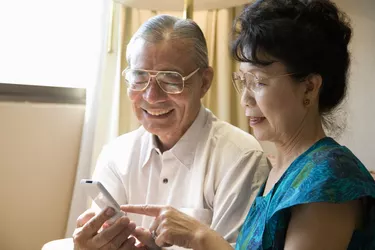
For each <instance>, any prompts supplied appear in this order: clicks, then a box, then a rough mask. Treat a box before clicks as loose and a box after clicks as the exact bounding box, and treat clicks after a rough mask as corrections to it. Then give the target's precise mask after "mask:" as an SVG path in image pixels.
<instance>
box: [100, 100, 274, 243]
mask: <svg viewBox="0 0 375 250" xmlns="http://www.w3.org/2000/svg"><path fill="white" fill-rule="evenodd" d="M269 169H270V167H269V165H268V163H267V160H266V157H265V156H264V154H263V150H262V148H261V146H260V144H259V143H258V142H257V141H256V140H255V139H254V137H253V136H251V135H250V134H248V133H246V132H244V131H242V130H240V129H239V128H237V127H234V126H232V125H230V124H229V123H227V122H224V121H220V120H218V119H217V118H216V117H215V116H214V115H213V114H212V113H211V112H210V111H209V110H208V109H205V108H204V107H202V108H201V110H200V112H199V114H198V116H197V118H196V120H195V121H194V123H193V124H192V125H191V126H190V128H189V129H188V130H187V131H186V133H185V134H184V135H183V137H182V138H181V139H180V140H179V141H178V142H177V143H176V145H174V147H173V148H171V149H170V150H168V151H165V152H164V153H161V152H160V150H159V149H158V147H157V144H156V141H155V136H154V135H152V134H150V133H149V132H147V131H146V130H145V129H144V128H143V127H140V128H139V129H137V130H135V131H133V132H130V133H127V134H124V135H122V136H120V137H118V138H117V139H115V140H114V141H113V142H111V143H110V144H108V145H107V146H105V147H104V148H103V151H102V153H101V154H100V157H99V159H98V162H97V166H96V169H95V173H94V176H93V179H96V180H99V181H101V182H102V184H103V185H104V186H105V187H106V188H107V189H108V191H109V192H110V193H111V194H112V196H113V197H114V198H115V199H116V200H117V202H118V203H119V204H159V205H171V206H173V207H175V208H177V209H179V210H180V211H182V212H185V213H186V214H188V215H190V216H193V217H194V218H196V219H198V220H199V221H201V222H203V223H206V224H207V225H210V227H211V228H212V229H214V230H215V231H217V232H218V233H220V234H221V235H222V236H223V237H224V238H225V239H226V240H227V241H228V242H230V243H232V245H233V243H235V241H236V239H237V235H238V232H239V230H240V228H241V225H242V223H243V221H244V219H245V217H246V215H247V213H248V211H249V209H250V205H251V203H252V202H253V200H254V198H255V196H256V194H257V191H258V189H259V188H260V186H261V185H262V184H263V182H264V181H265V179H266V176H267V175H268V172H269ZM129 217H130V219H131V220H133V221H134V222H135V223H136V224H137V225H138V226H142V227H144V228H149V226H150V225H151V223H152V221H153V219H154V218H152V217H148V216H141V215H134V214H129ZM172 249H177V248H176V247H172Z"/></svg>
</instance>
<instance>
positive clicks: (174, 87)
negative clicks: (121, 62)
mask: <svg viewBox="0 0 375 250" xmlns="http://www.w3.org/2000/svg"><path fill="white" fill-rule="evenodd" d="M199 69H200V68H197V69H196V70H194V71H193V72H191V73H190V74H189V75H187V76H182V75H181V74H180V73H178V72H175V71H156V70H144V69H125V70H124V71H123V72H122V76H124V77H125V83H126V85H127V87H128V88H129V89H131V90H133V91H143V90H145V89H146V88H147V87H148V85H149V84H150V80H151V77H155V79H156V82H157V83H158V85H159V87H160V88H161V89H162V90H163V91H164V92H165V93H168V94H180V93H181V92H182V91H183V90H184V86H185V81H187V80H189V78H190V77H192V76H193V75H194V74H195V73H197V72H198V70H199Z"/></svg>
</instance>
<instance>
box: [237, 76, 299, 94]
mask: <svg viewBox="0 0 375 250" xmlns="http://www.w3.org/2000/svg"><path fill="white" fill-rule="evenodd" d="M295 74H296V73H288V74H283V75H277V76H271V77H266V78H258V77H257V76H256V75H254V74H253V73H251V72H245V73H239V72H233V74H232V82H233V85H234V88H235V89H236V90H237V92H238V93H239V94H240V95H242V94H243V91H244V90H251V91H252V92H254V93H255V94H259V93H261V92H262V89H263V87H264V81H266V80H269V79H272V78H279V77H284V76H291V75H295ZM262 82H263V83H262Z"/></svg>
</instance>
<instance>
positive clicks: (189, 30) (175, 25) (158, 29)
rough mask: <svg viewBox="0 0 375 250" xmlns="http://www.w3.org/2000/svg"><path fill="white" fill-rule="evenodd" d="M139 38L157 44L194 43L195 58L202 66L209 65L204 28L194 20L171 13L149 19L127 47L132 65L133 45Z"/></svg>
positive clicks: (127, 58) (127, 56)
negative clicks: (181, 41)
mask: <svg viewBox="0 0 375 250" xmlns="http://www.w3.org/2000/svg"><path fill="white" fill-rule="evenodd" d="M138 39H141V40H143V41H145V42H147V43H151V44H157V43H160V42H163V41H168V40H169V41H171V40H178V39H181V40H184V41H186V42H187V43H188V44H191V45H192V49H193V50H194V56H193V58H192V59H193V60H194V62H195V63H196V64H197V66H198V67H200V68H207V67H208V52H207V43H206V39H205V38H204V35H203V32H202V30H201V29H200V28H199V26H198V25H197V24H196V23H195V22H194V21H192V20H189V19H181V18H178V17H174V16H170V15H158V16H155V17H152V18H150V19H149V20H147V21H146V22H145V23H144V24H142V26H141V27H140V28H139V29H138V30H137V32H136V33H135V34H134V35H133V37H132V38H131V39H130V42H129V44H128V46H127V49H126V60H127V62H128V64H129V65H130V59H131V56H132V51H133V46H134V44H135V43H136V41H137V40H138Z"/></svg>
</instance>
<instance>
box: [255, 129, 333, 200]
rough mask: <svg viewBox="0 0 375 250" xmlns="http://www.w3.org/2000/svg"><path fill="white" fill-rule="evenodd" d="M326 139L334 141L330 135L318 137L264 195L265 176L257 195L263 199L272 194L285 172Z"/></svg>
mask: <svg viewBox="0 0 375 250" xmlns="http://www.w3.org/2000/svg"><path fill="white" fill-rule="evenodd" d="M326 141H327V142H331V141H334V140H333V139H332V138H331V137H328V136H325V137H323V138H321V139H319V140H318V141H316V142H315V143H314V144H313V145H311V146H310V147H309V148H308V149H307V150H306V151H305V152H303V153H302V154H301V155H299V156H298V157H297V158H296V159H294V161H293V162H292V163H291V164H290V165H289V167H288V168H287V170H286V171H285V172H284V173H283V174H282V175H281V177H280V179H279V180H278V181H277V182H276V183H275V185H273V187H272V188H271V189H270V191H269V192H268V193H267V194H266V195H264V190H265V188H266V184H267V181H268V177H269V176H267V179H266V181H265V182H264V183H263V185H262V187H261V188H260V190H259V193H258V197H261V198H264V199H265V198H268V196H269V195H271V194H273V193H274V191H275V190H276V189H277V186H278V185H280V183H281V182H282V180H283V179H284V178H285V176H287V174H289V172H290V171H292V169H293V170H294V168H295V167H296V166H298V164H297V163H298V162H299V161H300V160H301V159H303V158H304V157H305V156H306V155H308V154H309V153H310V152H312V151H313V150H315V149H316V148H318V147H319V146H320V145H321V144H322V143H324V142H326Z"/></svg>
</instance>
